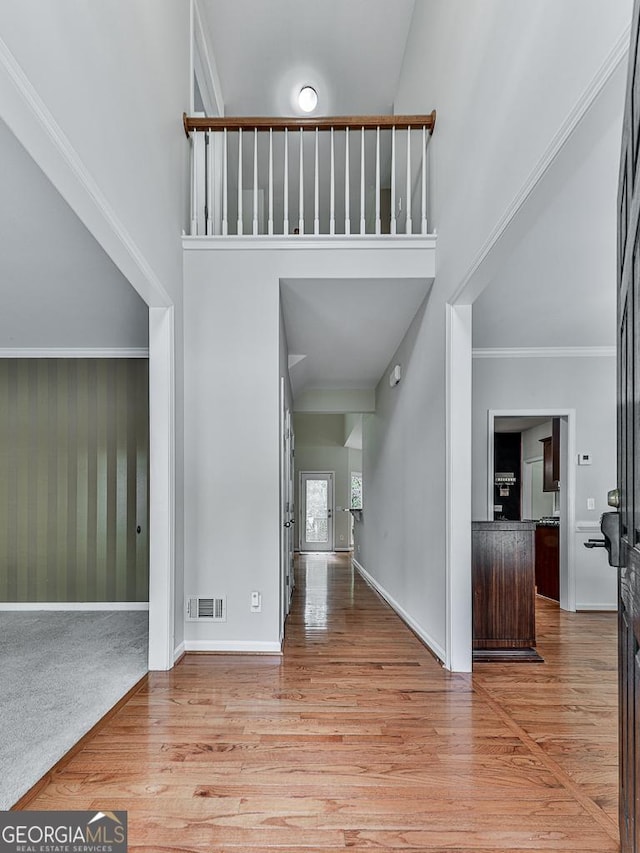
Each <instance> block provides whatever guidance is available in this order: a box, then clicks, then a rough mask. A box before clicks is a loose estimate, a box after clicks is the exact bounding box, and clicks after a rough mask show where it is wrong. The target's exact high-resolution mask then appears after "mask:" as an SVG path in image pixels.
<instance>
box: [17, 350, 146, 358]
mask: <svg viewBox="0 0 640 853" xmlns="http://www.w3.org/2000/svg"><path fill="white" fill-rule="evenodd" d="M0 358H149V349H148V347H122V348H121V349H118V348H117V347H102V348H101V347H74V348H70V347H13V348H12V347H0Z"/></svg>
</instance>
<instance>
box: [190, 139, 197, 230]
mask: <svg viewBox="0 0 640 853" xmlns="http://www.w3.org/2000/svg"><path fill="white" fill-rule="evenodd" d="M196 136H197V134H196V132H195V131H194V132H193V133H191V236H192V237H197V235H198V149H197V147H196Z"/></svg>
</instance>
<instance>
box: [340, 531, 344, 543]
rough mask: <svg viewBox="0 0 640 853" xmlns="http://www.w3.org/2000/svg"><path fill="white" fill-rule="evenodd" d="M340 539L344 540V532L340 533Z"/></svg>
mask: <svg viewBox="0 0 640 853" xmlns="http://www.w3.org/2000/svg"><path fill="white" fill-rule="evenodd" d="M340 541H341V542H344V534H343V533H341V534H340Z"/></svg>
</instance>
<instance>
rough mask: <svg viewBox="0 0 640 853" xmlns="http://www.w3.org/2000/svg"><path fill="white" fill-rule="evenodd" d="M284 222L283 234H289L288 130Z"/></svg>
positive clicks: (286, 139)
mask: <svg viewBox="0 0 640 853" xmlns="http://www.w3.org/2000/svg"><path fill="white" fill-rule="evenodd" d="M283 193H284V222H283V228H282V230H283V233H284V234H285V235H286V234H288V233H289V129H288V128H286V127H285V130H284V189H283Z"/></svg>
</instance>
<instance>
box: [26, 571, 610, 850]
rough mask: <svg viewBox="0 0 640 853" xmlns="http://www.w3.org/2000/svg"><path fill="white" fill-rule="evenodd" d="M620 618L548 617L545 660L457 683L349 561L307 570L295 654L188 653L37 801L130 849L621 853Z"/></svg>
mask: <svg viewBox="0 0 640 853" xmlns="http://www.w3.org/2000/svg"><path fill="white" fill-rule="evenodd" d="M615 631H616V622H615V615H614V614H578V615H574V614H564V613H561V612H560V611H559V610H558V609H557V608H556V607H554V606H553V605H551V604H545V603H543V604H542V605H541V607H540V614H539V624H538V633H539V637H540V651H541V653H542V655H543V657H544V658H545V663H544V664H482V665H479V666H477V668H476V671H475V673H474V675H473V677H472V676H466V675H452V674H450V673H447V672H445V671H444V670H443V669H442V667H441V666H440V665H439V664H438V662H437V661H436V660H435V659H434V658H433V657H432V656H431V655H430V654H429V652H428V651H427V650H426V649H425V648H424V647H423V646H422V644H421V643H420V642H419V641H418V640H417V639H416V638H415V637H414V635H413V634H412V633H411V632H410V631H409V630H408V629H407V628H406V627H405V626H404V625H403V623H402V622H401V621H400V620H399V619H398V617H397V616H396V615H395V614H394V613H393V612H392V611H391V610H390V609H389V608H388V607H387V606H386V605H385V604H384V603H383V602H382V601H381V599H380V598H379V597H378V596H377V595H376V593H374V592H373V591H372V590H371V589H370V588H369V587H368V586H367V585H366V584H365V583H364V582H363V581H362V580H361V578H360V576H359V575H357V574H356V575H355V576H354V574H353V572H352V570H351V567H350V563H349V560H348V559H347V558H346V557H343V556H340V557H336V556H333V555H327V556H321V555H310V556H307V557H305V558H303V559H301V560H300V561H299V566H298V570H297V588H296V592H295V599H294V607H293V611H292V614H291V616H290V618H289V621H288V625H287V639H286V644H285V654H284V657H276V656H273V657H245V656H222V655H187V656H186V657H185V658H184V659H183V661H182V662H181V663H180V664H179V665H178V666H177V667H176V668H175V669H174V670H173V671H172V672H170V673H154V674H152V675H151V676H150V678H149V680H148V683H147V685H146V686H145V687H144V688H143V689H142V690H141V691H140V692H139V693H137V694H136V695H135V696H134V697H133V698H132V699H131V700H130V701H129V702H128V703H127V705H126V706H125V707H124V708H123V709H122V710H121V711H120V712H119V713H118V714H117V715H115V716H114V717H113V718H112V719H111V721H110V722H109V723H108V724H107V726H106V727H105V728H104V729H103V730H102V731H101V732H100V733H99V734H98V735H97V736H96V737H95V738H94V739H93V740H92V741H90V742H89V743H88V744H86V746H85V747H84V749H82V750H81V751H80V752H79V753H78V754H77V755H76V756H75V757H74V758H73V759H72V760H71V762H70V763H69V764H68V765H67V766H66V767H65V768H64V769H63V770H61V771H60V772H59V773H57V774H56V775H55V777H54V779H53V781H52V782H51V784H49V785H48V786H47V787H46V788H45V789H44V790H43V791H42V793H41V794H40V795H39V796H38V797H37V798H36V799H35V800H34V801H33V802H32V803H31V804H30V808H32V809H54V808H65V809H69V808H79V809H85V808H86V809H94V808H95V809H98V808H99V809H102V810H107V809H109V810H111V809H126V810H127V811H128V812H129V827H130V830H129V834H130V848H129V849H130V850H135V851H148V852H149V853H169V851H172V853H177V851H181V853H184V851H194V852H195V851H207V853H211V851H215V853H225V851H233V853H243V851H244V853H249V852H250V851H251V853H257V851H266V850H280V851H290V853H293V851H295V853H315V851H317V853H320V851H327V850H342V849H347V848H348V849H353V850H378V851H397V850H401V851H404V853H410V852H411V851H413V853H417V851H438V853H453V851H467V852H469V851H472V853H489V851H501V853H509V851H522V850H532V851H533V850H535V851H540V850H562V851H565V853H566V851H568V852H569V853H572V851H573V853H578V851H579V852H580V853H583V851H610V850H617V849H618V843H617V826H616V820H615V809H616V802H615V800H616V783H617V779H616V772H617V771H616V725H617V718H616V668H615V667H616V661H615V655H616V643H615Z"/></svg>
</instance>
